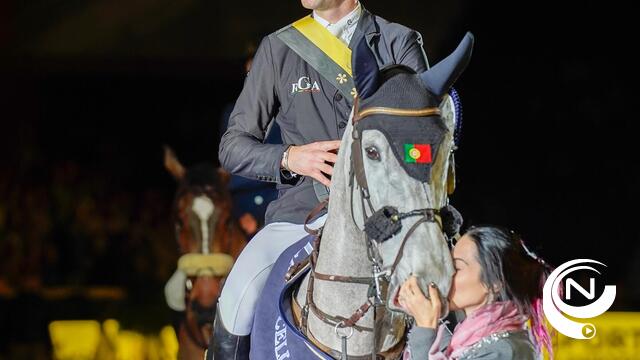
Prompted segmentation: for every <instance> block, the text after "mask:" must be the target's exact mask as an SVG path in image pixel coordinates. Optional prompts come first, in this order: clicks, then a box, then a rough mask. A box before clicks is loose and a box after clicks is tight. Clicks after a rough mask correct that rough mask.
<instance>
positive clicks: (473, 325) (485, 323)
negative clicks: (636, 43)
mask: <svg viewBox="0 0 640 360" xmlns="http://www.w3.org/2000/svg"><path fill="white" fill-rule="evenodd" d="M526 321H527V317H526V316H524V315H522V314H520V312H519V311H518V308H517V307H516V305H515V304H514V303H513V302H511V301H503V302H495V303H492V304H488V305H485V306H483V307H481V308H479V309H477V310H476V311H474V312H473V313H472V314H471V315H469V316H468V317H467V318H466V319H464V321H462V322H461V323H460V324H458V326H456V328H455V330H454V331H453V336H452V337H451V343H450V344H449V346H448V347H447V349H446V350H445V351H444V352H441V351H440V341H441V340H442V335H443V332H444V330H445V328H444V326H440V328H439V329H438V334H437V336H436V340H435V341H434V343H433V345H432V346H431V349H430V350H429V360H450V359H457V358H459V357H460V356H461V355H462V354H463V353H464V351H465V350H466V349H468V348H469V347H470V346H471V345H473V344H475V343H477V342H478V341H480V340H481V339H482V338H484V337H487V336H489V335H491V334H495V333H500V332H504V331H517V330H522V329H524V326H525V322H526ZM415 360H420V359H415Z"/></svg>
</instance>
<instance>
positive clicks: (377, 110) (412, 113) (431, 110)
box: [355, 106, 441, 121]
mask: <svg viewBox="0 0 640 360" xmlns="http://www.w3.org/2000/svg"><path fill="white" fill-rule="evenodd" d="M370 115H392V116H409V117H423V116H435V115H438V116H439V115H441V112H440V109H439V108H437V107H426V108H422V109H400V108H390V107H382V106H374V107H370V108H366V109H363V110H361V111H359V112H358V116H357V117H356V118H355V119H357V120H356V121H360V120H362V119H364V118H365V117H367V116H370Z"/></svg>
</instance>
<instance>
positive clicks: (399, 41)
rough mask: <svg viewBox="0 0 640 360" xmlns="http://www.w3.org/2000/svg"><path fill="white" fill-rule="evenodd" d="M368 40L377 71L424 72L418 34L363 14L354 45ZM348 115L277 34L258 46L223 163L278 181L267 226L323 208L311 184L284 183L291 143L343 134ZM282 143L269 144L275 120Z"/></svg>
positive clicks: (223, 144) (223, 146)
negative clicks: (391, 68)
mask: <svg viewBox="0 0 640 360" xmlns="http://www.w3.org/2000/svg"><path fill="white" fill-rule="evenodd" d="M363 36H364V37H365V38H366V40H367V43H368V45H369V47H370V48H371V49H372V51H373V53H374V54H375V56H376V59H377V61H378V66H379V67H383V66H385V65H391V64H403V65H406V66H409V67H411V68H412V69H414V70H415V71H417V72H423V71H425V70H427V67H428V64H427V59H426V56H425V54H424V50H423V49H422V38H421V36H420V34H419V33H418V32H416V31H414V30H411V29H409V28H407V27H405V26H402V25H400V24H396V23H392V22H389V21H387V20H385V19H383V18H380V17H378V16H375V15H372V14H371V13H369V12H368V11H367V10H365V9H363V11H362V15H361V18H360V20H359V21H358V25H357V28H356V31H355V33H354V35H353V37H352V39H351V43H350V44H349V47H350V48H354V47H355V45H356V44H357V43H358V41H360V39H361V38H362V37H363ZM350 112H351V106H350V104H349V102H348V101H347V99H345V98H344V97H343V95H342V94H341V93H340V92H339V91H338V89H336V88H335V87H334V86H333V85H332V84H331V83H330V82H328V81H327V80H325V79H324V78H323V77H322V76H321V75H320V74H319V73H318V72H316V71H315V70H314V69H313V68H312V67H311V66H310V65H308V64H307V63H306V62H305V61H304V60H303V59H302V58H300V57H299V56H298V55H297V54H296V53H294V52H293V50H291V49H290V48H289V47H287V45H285V44H284V43H283V42H282V41H281V40H280V39H279V38H278V37H277V36H276V34H275V33H272V34H270V35H269V36H267V37H265V39H264V40H263V41H262V43H261V44H260V47H259V48H258V50H257V52H256V55H255V58H254V59H253V64H252V67H251V71H250V72H249V74H248V75H247V78H246V80H245V84H244V88H243V89H242V92H241V94H240V97H239V98H238V100H237V102H236V105H235V108H234V109H233V111H232V113H231V118H230V119H229V127H228V129H227V131H226V132H225V133H224V135H223V136H222V139H221V140H220V149H219V154H218V155H219V158H220V163H221V164H222V166H223V167H224V168H225V169H226V170H228V171H230V172H231V173H233V174H237V175H241V176H244V177H248V178H252V179H257V180H262V181H269V182H275V183H277V187H278V189H279V197H278V199H277V200H275V201H273V202H272V203H271V204H269V208H268V209H267V213H266V219H265V223H271V222H291V223H296V224H301V223H303V222H304V219H305V217H306V216H307V214H308V213H309V211H311V209H313V208H314V207H315V206H316V205H317V204H318V199H317V197H316V194H315V191H314V189H313V179H311V178H307V177H303V178H302V179H301V180H299V181H297V182H295V183H292V182H289V183H288V182H287V181H286V180H285V179H283V178H281V174H280V162H281V160H282V154H283V152H284V150H285V149H286V148H287V145H289V144H291V145H304V144H309V143H312V142H316V141H323V140H336V139H340V138H341V137H342V134H343V133H344V129H345V127H346V124H347V120H348V118H349V114H350ZM274 120H275V121H276V122H277V123H278V125H279V126H280V129H281V133H282V140H283V143H284V144H264V143H263V140H264V138H265V134H266V133H267V132H268V130H269V128H270V127H271V125H272V122H273V121H274Z"/></svg>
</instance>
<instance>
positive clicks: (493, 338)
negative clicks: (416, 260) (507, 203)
mask: <svg viewBox="0 0 640 360" xmlns="http://www.w3.org/2000/svg"><path fill="white" fill-rule="evenodd" d="M452 254H453V260H454V265H455V267H456V273H455V275H454V278H453V283H452V285H451V291H450V293H449V297H448V302H449V309H450V310H461V311H463V312H464V313H465V319H464V320H463V321H462V322H460V323H459V324H458V325H457V326H456V328H455V330H454V331H453V333H449V332H448V328H446V326H445V325H440V326H438V325H439V324H438V316H439V314H440V309H441V306H442V304H440V300H439V299H440V297H439V296H438V289H437V288H436V287H435V285H434V284H431V286H429V298H427V297H426V296H425V295H424V294H423V293H422V291H421V290H420V288H419V287H418V282H417V279H416V278H415V277H411V278H409V279H408V280H407V281H406V282H405V283H404V284H403V286H402V287H401V289H400V293H399V299H398V300H399V302H400V304H401V305H402V306H403V308H405V309H406V311H407V312H408V313H409V314H410V315H412V316H413V317H414V319H415V326H414V327H413V329H412V330H411V332H410V333H409V346H408V347H407V350H406V351H405V357H404V358H405V359H412V360H426V359H429V360H445V359H501V360H502V359H504V360H507V359H518V360H527V359H536V358H541V357H542V356H541V354H542V348H543V347H544V348H546V349H547V351H548V352H549V355H550V356H551V357H553V353H552V349H551V340H550V336H549V332H548V330H547V328H546V325H545V322H544V316H543V313H542V288H543V285H544V282H545V280H546V278H547V276H548V274H549V273H550V271H551V268H550V267H549V266H548V265H547V264H546V263H545V262H544V261H543V260H542V259H541V258H539V257H538V256H537V255H535V254H534V253H533V252H531V251H530V250H529V249H528V248H527V247H526V245H525V244H524V242H523V241H522V239H521V238H520V237H519V236H517V235H516V234H515V233H513V232H512V231H508V230H505V229H501V228H498V227H492V226H486V227H475V228H471V229H470V230H468V231H467V232H466V233H465V234H464V235H463V236H462V237H461V238H460V240H459V241H458V242H457V243H456V245H455V247H454V249H453V251H452Z"/></svg>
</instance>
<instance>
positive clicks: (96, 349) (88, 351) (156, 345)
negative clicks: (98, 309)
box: [49, 319, 178, 360]
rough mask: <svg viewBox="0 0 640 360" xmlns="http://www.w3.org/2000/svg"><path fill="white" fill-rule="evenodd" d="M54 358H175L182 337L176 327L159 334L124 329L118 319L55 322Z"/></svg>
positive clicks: (51, 333)
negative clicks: (100, 321)
mask: <svg viewBox="0 0 640 360" xmlns="http://www.w3.org/2000/svg"><path fill="white" fill-rule="evenodd" d="M49 336H50V337H51V343H52V344H53V358H54V359H58V360H85V359H88V360H94V359H95V360H142V359H146V360H175V359H177V357H178V339H177V337H176V334H175V332H174V331H173V327H171V326H165V327H163V328H162V329H161V330H160V333H159V334H158V335H151V336H149V335H147V336H145V335H142V334H140V333H137V332H134V331H129V330H124V331H122V330H120V324H119V323H118V322H117V321H116V320H112V319H110V320H106V321H105V322H104V323H103V324H102V327H101V326H100V323H98V322H97V321H92V320H86V321H80V320H78V321H54V322H52V323H50V324H49Z"/></svg>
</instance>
